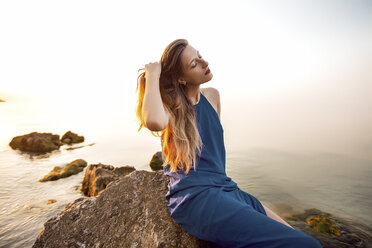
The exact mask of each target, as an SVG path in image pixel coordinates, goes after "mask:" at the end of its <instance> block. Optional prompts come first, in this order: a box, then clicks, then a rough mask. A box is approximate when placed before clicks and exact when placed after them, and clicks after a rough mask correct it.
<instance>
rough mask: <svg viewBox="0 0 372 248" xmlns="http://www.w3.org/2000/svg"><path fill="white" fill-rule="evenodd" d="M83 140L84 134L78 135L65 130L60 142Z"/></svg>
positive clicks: (78, 141)
mask: <svg viewBox="0 0 372 248" xmlns="http://www.w3.org/2000/svg"><path fill="white" fill-rule="evenodd" d="M83 141H84V136H79V135H77V134H76V133H73V132H71V131H68V132H66V133H65V134H64V135H63V136H62V138H61V142H62V143H65V144H72V143H80V142H83Z"/></svg>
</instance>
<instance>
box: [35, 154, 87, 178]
mask: <svg viewBox="0 0 372 248" xmlns="http://www.w3.org/2000/svg"><path fill="white" fill-rule="evenodd" d="M87 165H88V163H87V162H86V161H85V160H83V159H76V160H74V161H72V162H71V163H69V164H67V165H65V166H62V167H60V166H56V167H54V168H53V170H51V171H50V172H49V173H48V174H47V175H45V176H44V177H43V178H41V179H39V182H46V181H55V180H58V179H60V178H65V177H69V176H71V175H75V174H78V173H79V172H82V171H83V170H84V168H85V167H86V166H87Z"/></svg>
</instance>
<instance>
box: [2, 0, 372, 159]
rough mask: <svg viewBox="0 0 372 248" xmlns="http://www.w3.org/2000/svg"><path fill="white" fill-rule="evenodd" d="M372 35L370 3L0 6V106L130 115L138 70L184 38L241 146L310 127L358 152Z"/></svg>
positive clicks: (365, 128)
mask: <svg viewBox="0 0 372 248" xmlns="http://www.w3.org/2000/svg"><path fill="white" fill-rule="evenodd" d="M371 30H372V1H358V0H353V1H345V0H334V1H326V0H318V1H314V0H312V1H274V0H273V1H215V0H213V1H174V0H172V1H91V0H90V1H76V0H74V1H50V0H48V1H1V2H0V34H1V38H0V99H5V100H7V101H24V100H27V101H30V100H31V99H38V100H41V101H55V102H58V103H61V104H68V103H70V102H71V101H72V100H73V103H74V104H76V103H79V102H83V101H91V100H93V99H97V100H98V101H99V102H101V103H102V102H106V103H108V104H110V103H117V104H118V105H126V106H129V107H130V108H133V107H134V104H135V99H136V94H135V87H136V79H137V75H138V74H137V70H138V69H139V68H141V67H143V66H144V65H145V64H146V63H148V62H153V61H159V60H160V56H161V54H162V52H163V50H164V49H165V47H166V45H167V44H169V43H170V42H171V41H173V40H174V39H177V38H185V39H187V40H188V41H189V42H190V44H191V45H193V46H194V47H195V48H196V49H198V50H199V51H200V53H201V55H202V56H203V57H204V58H205V59H206V60H207V61H208V62H209V66H210V69H211V71H212V73H213V75H214V77H213V79H212V80H211V81H210V82H207V83H206V84H205V85H202V87H215V88H217V89H218V90H219V91H220V94H221V102H222V122H223V123H224V124H225V125H226V127H227V128H229V127H231V126H232V125H233V123H234V122H236V119H234V118H233V119H231V118H232V117H233V116H239V115H241V116H244V119H243V120H244V121H242V122H240V125H241V126H239V128H244V127H245V126H246V125H247V123H248V125H251V126H249V127H250V131H249V132H247V135H248V137H250V138H256V139H257V140H259V139H260V140H265V139H267V142H268V143H270V142H274V140H273V139H275V137H276V139H277V140H278V141H277V142H283V138H284V137H288V135H289V133H292V131H296V132H297V134H293V133H292V134H293V135H298V136H299V137H303V143H306V142H309V140H310V139H311V136H313V135H315V133H314V132H311V131H310V130H315V129H316V130H317V132H316V137H318V138H319V137H326V138H325V139H326V140H329V141H330V143H332V144H336V143H337V142H338V141H337V140H338V139H340V137H339V136H343V137H346V136H347V137H348V138H347V139H346V138H345V139H343V140H342V142H343V143H344V144H346V143H348V144H350V146H352V144H354V143H358V144H359V145H360V144H363V149H364V150H365V151H364V152H365V154H367V153H369V152H372V144H371V139H372V135H371V134H372V127H371V126H372V117H371V109H372V101H371V97H370V96H371V93H372V72H371V71H372V70H371V68H372V32H371ZM232 96H233V97H232ZM237 110H238V111H239V112H234V111H237ZM233 113H234V114H233ZM225 117H227V118H225ZM250 117H251V118H252V119H250ZM273 122H275V127H274V125H273ZM263 127H265V128H267V129H264V128H263ZM280 128H282V129H281V131H280V132H278V129H280ZM257 130H258V131H259V132H256V131H257ZM332 132H334V133H335V134H330V133H332ZM270 133H272V134H273V135H274V138H273V139H272V138H269V134H270ZM279 133H280V135H279ZM366 133H367V134H366ZM264 134H266V135H267V136H266V137H264ZM255 135H256V137H255ZM275 135H276V136H275ZM324 135H325V136H324ZM327 135H328V136H327ZM292 137H293V136H292ZM304 137H307V138H304ZM335 137H337V138H335ZM279 140H280V141H279ZM297 141H298V140H296V139H292V143H291V145H292V146H293V145H295V144H294V143H293V142H297ZM313 142H314V146H316V142H317V140H313ZM342 142H341V143H342ZM350 142H351V143H350ZM353 142H354V143H353ZM323 146H327V144H323ZM344 148H345V149H346V147H344ZM354 149H355V150H358V149H359V148H355V147H354Z"/></svg>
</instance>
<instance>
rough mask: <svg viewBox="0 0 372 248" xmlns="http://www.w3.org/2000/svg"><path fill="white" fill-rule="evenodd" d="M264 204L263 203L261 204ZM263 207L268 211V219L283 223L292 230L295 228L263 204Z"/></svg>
mask: <svg viewBox="0 0 372 248" xmlns="http://www.w3.org/2000/svg"><path fill="white" fill-rule="evenodd" d="M261 204H262V203H261ZM262 206H263V207H264V209H265V211H266V214H267V216H268V217H270V218H271V219H273V220H276V221H278V222H280V223H283V224H284V225H287V226H289V227H291V228H293V227H292V226H291V225H289V224H288V223H287V222H286V221H285V220H283V219H282V218H280V217H279V215H277V214H276V213H274V212H273V211H272V210H271V209H270V208H268V207H266V206H265V205H263V204H262ZM293 229H294V228H293Z"/></svg>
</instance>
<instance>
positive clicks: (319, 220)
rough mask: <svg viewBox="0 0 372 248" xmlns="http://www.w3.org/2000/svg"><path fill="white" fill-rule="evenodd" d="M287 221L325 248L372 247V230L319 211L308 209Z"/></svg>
mask: <svg viewBox="0 0 372 248" xmlns="http://www.w3.org/2000/svg"><path fill="white" fill-rule="evenodd" d="M286 221H287V222H288V223H289V224H290V225H291V226H293V227H294V228H295V229H298V230H301V231H303V232H305V233H307V234H309V235H310V236H312V237H314V238H316V239H317V240H319V242H320V243H321V245H322V246H323V248H328V247H350V248H351V247H370V244H372V236H371V233H372V230H371V229H370V228H369V227H367V226H364V225H362V224H358V223H353V222H351V221H348V220H344V219H342V218H339V217H336V216H332V215H331V214H329V213H326V212H322V211H321V210H318V209H314V208H313V209H307V210H305V212H304V213H301V214H297V215H293V216H291V217H289V218H288V219H286Z"/></svg>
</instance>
